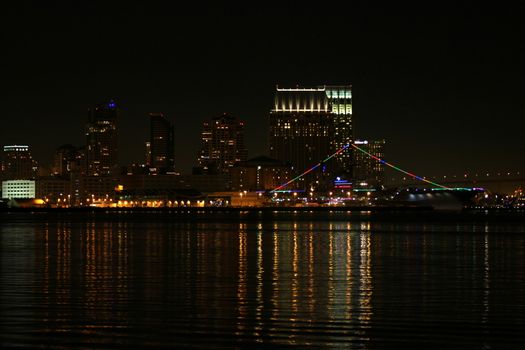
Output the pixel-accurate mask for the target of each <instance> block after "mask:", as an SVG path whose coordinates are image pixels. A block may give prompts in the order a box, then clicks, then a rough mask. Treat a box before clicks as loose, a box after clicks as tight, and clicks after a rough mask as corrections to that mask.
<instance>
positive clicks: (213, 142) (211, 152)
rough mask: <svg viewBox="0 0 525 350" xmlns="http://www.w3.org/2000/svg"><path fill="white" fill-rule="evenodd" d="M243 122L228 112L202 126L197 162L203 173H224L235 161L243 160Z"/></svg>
mask: <svg viewBox="0 0 525 350" xmlns="http://www.w3.org/2000/svg"><path fill="white" fill-rule="evenodd" d="M247 156H248V151H247V149H246V147H245V146H244V122H243V121H242V120H239V119H237V118H235V117H232V116H230V115H228V114H223V115H221V116H219V117H216V118H213V119H212V120H211V121H206V122H204V123H203V126H202V138H201V149H200V152H199V155H198V163H199V167H200V168H201V171H202V173H204V174H226V173H229V171H230V168H231V167H233V165H234V164H235V163H236V162H240V161H245V160H246V159H247Z"/></svg>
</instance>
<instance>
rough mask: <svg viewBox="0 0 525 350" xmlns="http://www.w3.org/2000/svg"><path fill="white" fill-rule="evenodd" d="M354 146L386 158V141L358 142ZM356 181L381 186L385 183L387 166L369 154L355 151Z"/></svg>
mask: <svg viewBox="0 0 525 350" xmlns="http://www.w3.org/2000/svg"><path fill="white" fill-rule="evenodd" d="M354 144H355V145H356V146H357V147H359V148H360V149H362V150H363V151H365V152H368V153H370V154H371V155H373V156H375V157H377V158H380V159H383V158H384V157H385V140H368V141H367V140H356V141H354ZM353 153H354V158H355V166H354V179H355V181H356V182H357V183H358V182H365V183H366V184H367V185H371V186H381V185H383V184H384V182H385V166H384V164H383V163H381V162H379V161H377V160H375V159H373V158H371V157H370V156H368V155H367V154H365V153H363V152H360V151H359V150H356V149H354V152H353Z"/></svg>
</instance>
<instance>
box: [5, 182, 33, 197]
mask: <svg viewBox="0 0 525 350" xmlns="http://www.w3.org/2000/svg"><path fill="white" fill-rule="evenodd" d="M35 196H36V193H35V181H34V180H7V181H2V198H9V199H11V198H13V199H26V198H35Z"/></svg>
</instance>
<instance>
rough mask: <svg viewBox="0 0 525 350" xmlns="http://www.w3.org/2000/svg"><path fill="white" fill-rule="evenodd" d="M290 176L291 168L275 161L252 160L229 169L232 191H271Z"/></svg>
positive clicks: (266, 159) (268, 159)
mask: <svg viewBox="0 0 525 350" xmlns="http://www.w3.org/2000/svg"><path fill="white" fill-rule="evenodd" d="M291 174H292V169H291V167H290V166H289V165H287V164H285V163H283V162H281V161H279V160H277V159H272V158H269V157H264V156H261V157H256V158H252V159H249V160H247V161H245V162H239V163H237V164H235V166H234V167H233V168H232V169H231V179H232V190H233V191H271V190H273V189H275V188H277V187H278V186H280V185H281V184H283V183H285V182H287V181H288V180H290V179H291ZM288 189H290V188H288Z"/></svg>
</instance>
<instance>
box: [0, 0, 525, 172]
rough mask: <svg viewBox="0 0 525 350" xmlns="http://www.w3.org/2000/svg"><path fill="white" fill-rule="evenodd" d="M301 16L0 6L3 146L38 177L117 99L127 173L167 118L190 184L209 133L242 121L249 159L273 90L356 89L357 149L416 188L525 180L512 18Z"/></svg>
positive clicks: (262, 145) (376, 12) (460, 12)
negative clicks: (514, 175) (225, 118)
mask: <svg viewBox="0 0 525 350" xmlns="http://www.w3.org/2000/svg"><path fill="white" fill-rule="evenodd" d="M144 3H147V2H144ZM301 4H302V2H281V3H280V5H279V4H272V5H270V4H269V3H268V4H267V6H266V7H265V8H259V9H249V8H237V7H232V6H226V7H224V6H220V5H215V7H206V6H205V5H204V4H202V3H198V4H195V5H193V6H185V7H184V8H164V7H162V6H153V5H140V6H135V7H133V5H129V4H128V5H112V6H107V5H100V4H98V3H97V2H90V4H85V5H79V4H77V3H75V4H73V2H71V4H69V5H67V6H64V5H62V4H61V5H59V4H58V3H52V2H51V3H50V2H43V3H42V5H31V4H29V3H25V5H18V6H17V7H16V8H3V10H2V11H0V20H1V24H0V28H1V32H0V35H1V39H2V50H1V54H2V58H1V61H2V62H3V63H2V65H1V67H2V68H1V81H2V87H3V89H2V94H1V105H2V109H1V123H2V124H1V125H2V126H1V128H0V144H29V145H30V146H31V147H32V152H33V154H34V156H35V158H36V159H37V160H39V161H40V162H42V163H43V165H47V164H48V163H49V162H50V161H51V159H52V154H53V152H54V150H55V149H56V147H58V146H59V145H62V144H66V143H71V144H74V145H82V144H84V142H85V140H84V131H85V124H86V121H87V108H88V107H90V106H91V105H94V104H97V103H100V102H103V101H105V100H107V99H108V98H115V99H116V100H117V101H118V103H119V105H120V107H121V110H122V114H121V129H120V130H121V132H120V135H121V140H120V145H121V163H122V164H126V163H130V162H142V161H143V159H144V141H146V140H147V138H148V128H149V124H148V118H147V113H148V112H164V113H166V114H167V115H168V116H169V118H170V119H171V120H172V121H173V122H174V124H175V137H176V143H175V147H176V149H175V157H176V167H177V169H178V170H179V171H182V172H183V173H189V172H190V170H191V166H192V165H194V160H195V158H196V153H197V150H198V147H199V143H200V132H201V126H202V121H203V120H206V119H210V118H212V117H215V116H218V115H220V114H222V113H223V112H228V113H230V114H232V115H234V116H237V117H240V118H242V119H244V120H245V121H246V143H247V146H248V151H249V156H250V157H252V156H257V155H260V154H265V153H267V149H266V147H267V124H268V114H269V111H270V109H271V107H272V101H273V93H274V88H275V85H276V84H279V85H282V86H287V87H290V86H295V85H297V84H299V85H302V86H310V85H314V86H315V85H320V84H321V85H322V84H348V83H351V84H352V85H353V96H354V108H353V110H354V119H355V128H356V136H357V137H358V138H371V139H374V138H384V139H386V140H387V153H386V158H387V160H388V161H390V162H392V163H396V164H397V165H399V166H402V167H404V168H407V169H408V170H413V171H415V172H418V173H420V174H421V175H442V174H455V173H458V174H462V173H464V172H477V171H483V172H485V171H491V172H492V171H505V172H506V171H525V156H524V152H525V143H524V138H523V134H524V130H525V121H524V115H525V114H524V112H525V108H524V104H523V102H524V98H523V97H524V92H525V88H524V79H523V77H524V70H525V69H524V63H525V57H524V52H525V50H524V45H525V44H524V43H525V39H524V38H525V37H524V36H523V34H524V31H523V24H521V22H522V19H521V18H520V16H519V15H520V14H519V13H516V12H515V11H514V10H513V9H507V10H505V11H492V9H490V8H487V9H479V8H477V6H478V5H477V4H476V3H475V2H472V3H471V5H462V6H456V7H447V8H434V9H433V8H430V9H423V8H421V9H415V10H416V12H418V15H415V14H414V15H412V14H410V12H408V11H405V9H401V8H389V9H385V8H379V7H377V8H370V7H366V8H365V7H364V6H357V5H356V6H353V7H349V8H348V9H346V8H345V9H338V8H337V7H331V8H327V9H319V8H313V9H310V10H309V9H304V7H305V6H303V5H301ZM319 6H321V5H319ZM490 12H491V13H490Z"/></svg>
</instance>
